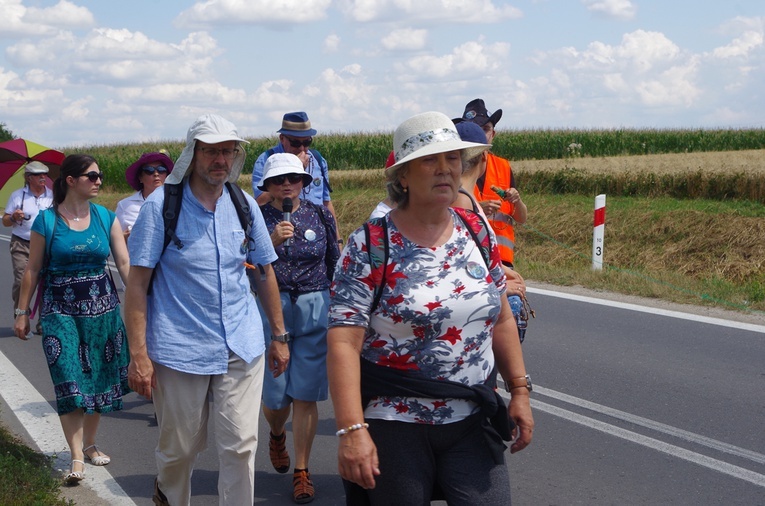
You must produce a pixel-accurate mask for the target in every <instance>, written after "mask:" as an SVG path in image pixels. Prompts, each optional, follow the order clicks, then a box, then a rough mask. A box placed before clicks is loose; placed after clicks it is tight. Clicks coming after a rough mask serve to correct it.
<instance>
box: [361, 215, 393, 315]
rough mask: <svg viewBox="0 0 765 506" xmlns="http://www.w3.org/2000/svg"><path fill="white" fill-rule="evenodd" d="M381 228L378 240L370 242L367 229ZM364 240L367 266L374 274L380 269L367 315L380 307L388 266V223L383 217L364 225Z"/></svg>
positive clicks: (369, 234)
mask: <svg viewBox="0 0 765 506" xmlns="http://www.w3.org/2000/svg"><path fill="white" fill-rule="evenodd" d="M370 226H375V227H381V228H382V232H381V233H380V234H379V235H378V237H379V238H378V240H377V241H373V240H372V234H371V232H370V229H369V227H370ZM364 239H365V240H366V243H367V255H368V256H369V265H370V266H371V268H372V271H373V272H374V270H375V269H378V268H380V267H381V266H382V269H380V282H379V283H376V284H375V291H374V298H373V299H372V306H371V308H370V310H369V313H370V314H372V313H374V311H375V309H377V306H378V305H380V299H381V298H382V292H383V287H384V286H385V270H386V268H387V265H388V256H389V253H390V248H389V245H388V222H387V220H386V219H385V216H382V217H380V218H372V219H371V220H369V221H367V222H366V223H364Z"/></svg>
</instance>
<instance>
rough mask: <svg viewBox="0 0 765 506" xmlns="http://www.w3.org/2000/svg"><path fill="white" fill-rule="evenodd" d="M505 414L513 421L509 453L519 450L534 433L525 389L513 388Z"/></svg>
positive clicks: (529, 440)
mask: <svg viewBox="0 0 765 506" xmlns="http://www.w3.org/2000/svg"><path fill="white" fill-rule="evenodd" d="M507 416H509V417H510V419H512V420H513V421H514V422H515V429H513V434H512V435H513V437H514V438H515V441H514V442H513V444H512V445H510V453H515V452H519V451H521V450H523V449H524V448H526V447H527V446H528V445H529V444H530V443H531V438H532V436H533V434H534V417H533V416H532V415H531V403H530V401H529V393H528V392H527V391H526V390H525V389H521V388H516V389H513V394H512V397H511V398H510V405H509V406H508V407H507ZM516 436H517V437H516Z"/></svg>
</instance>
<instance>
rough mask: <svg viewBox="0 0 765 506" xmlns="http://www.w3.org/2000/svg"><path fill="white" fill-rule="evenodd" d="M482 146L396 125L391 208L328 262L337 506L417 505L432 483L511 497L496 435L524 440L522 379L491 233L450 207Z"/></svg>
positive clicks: (455, 494) (427, 118)
mask: <svg viewBox="0 0 765 506" xmlns="http://www.w3.org/2000/svg"><path fill="white" fill-rule="evenodd" d="M488 148H489V145H488V144H486V143H485V142H484V143H477V142H467V141H463V140H462V139H460V136H459V133H458V132H457V129H456V128H455V126H454V124H453V123H452V121H451V120H450V119H449V118H448V117H447V116H445V115H443V114H441V113H438V112H426V113H423V114H419V115H417V116H414V117H412V118H410V119H408V120H406V121H405V122H403V123H402V124H401V125H399V127H398V128H397V129H396V131H395V132H394V135H393V149H394V151H395V157H396V163H394V164H393V165H391V166H390V167H389V168H388V169H386V179H387V189H388V195H389V196H390V198H391V200H392V201H393V203H394V204H396V206H395V208H394V209H393V210H392V211H391V212H390V213H388V214H387V215H386V216H384V217H383V218H378V219H373V220H370V221H369V222H367V223H366V224H365V226H363V227H361V228H359V229H358V230H356V231H355V232H354V233H353V234H351V236H350V238H349V240H348V244H347V246H346V247H345V249H344V250H343V253H342V255H341V257H340V260H339V261H338V264H337V265H338V266H342V268H338V269H337V270H336V272H335V277H334V282H333V285H332V292H331V302H330V323H329V326H330V329H329V334H328V337H327V343H328V354H327V372H328V377H329V386H330V395H331V397H332V402H333V405H334V411H335V418H336V424H337V428H338V431H337V436H338V439H339V449H338V469H339V471H340V475H341V477H342V478H343V480H344V485H345V486H346V502H347V504H373V505H375V504H380V505H382V504H386V505H387V504H397V505H399V506H401V505H408V504H412V505H414V504H429V502H430V499H431V497H433V494H434V492H435V491H438V494H439V498H444V499H446V501H447V502H448V503H449V504H482V505H506V504H509V502H510V501H509V498H510V479H509V472H508V468H507V465H506V463H505V457H504V450H505V449H506V445H505V443H504V442H505V441H507V442H509V441H512V443H508V444H510V448H511V452H512V453H514V452H517V451H520V450H522V449H524V448H525V447H526V446H527V445H528V444H529V443H531V439H532V432H533V429H534V419H533V417H532V414H531V406H530V402H529V392H530V390H531V381H530V379H529V376H528V375H527V374H526V366H525V364H524V360H523V353H522V350H521V343H520V341H519V339H518V331H517V329H516V325H515V321H514V319H513V315H512V312H511V309H510V306H509V305H508V302H507V297H505V296H504V294H505V291H506V280H505V275H504V271H503V270H502V263H501V258H500V255H499V250H498V247H497V243H496V240H495V238H494V236H492V235H491V234H490V233H489V232H488V229H487V225H486V224H485V223H483V222H482V220H480V218H479V216H478V215H477V214H475V213H473V212H472V211H469V210H464V209H455V208H452V207H450V206H452V204H453V202H454V201H455V199H456V198H457V195H458V192H459V188H460V183H461V181H460V176H461V174H462V161H463V159H465V160H468V159H472V158H474V157H475V156H477V155H478V154H480V153H482V152H484V151H486V150H487V149H488ZM381 252H383V253H382V254H381ZM497 373H500V374H501V375H502V378H504V379H505V380H506V382H505V383H506V385H507V389H508V391H509V392H510V393H511V400H510V404H509V406H508V407H505V404H504V400H503V399H502V397H501V396H499V394H498V393H497V392H496V383H497Z"/></svg>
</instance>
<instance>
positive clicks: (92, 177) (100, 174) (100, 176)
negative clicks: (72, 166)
mask: <svg viewBox="0 0 765 506" xmlns="http://www.w3.org/2000/svg"><path fill="white" fill-rule="evenodd" d="M80 177H86V178H88V179H90V182H91V183H95V182H96V181H98V180H99V179H100V180H101V181H103V180H104V173H103V172H96V171H94V170H93V171H90V172H87V173H85V174H80Z"/></svg>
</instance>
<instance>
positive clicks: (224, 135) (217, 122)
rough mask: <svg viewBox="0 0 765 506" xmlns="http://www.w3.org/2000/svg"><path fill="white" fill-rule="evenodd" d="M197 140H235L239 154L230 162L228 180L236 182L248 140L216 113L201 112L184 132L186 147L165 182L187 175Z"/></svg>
mask: <svg viewBox="0 0 765 506" xmlns="http://www.w3.org/2000/svg"><path fill="white" fill-rule="evenodd" d="M197 141H202V142H204V143H207V144H218V143H219V142H227V141H236V142H237V147H238V148H239V154H238V155H237V156H236V158H234V160H233V161H232V162H231V174H229V176H228V180H229V182H231V183H236V181H237V179H239V174H241V173H242V168H243V167H244V158H245V155H246V153H245V152H244V144H249V142H248V141H246V140H244V139H242V138H241V137H239V133H238V132H237V130H236V126H234V124H233V123H231V122H230V121H228V120H227V119H224V118H222V117H220V116H218V115H217V114H203V115H202V116H200V117H198V118H197V119H196V120H195V121H194V123H192V125H191V126H190V127H189V131H188V132H187V133H186V147H184V148H183V151H182V152H181V156H179V157H178V160H176V161H175V167H174V169H173V173H172V174H170V175H169V176H167V179H166V180H165V183H166V184H178V183H180V182H181V181H183V178H184V177H186V176H187V175H188V174H187V171H188V170H189V166H190V165H191V160H192V159H193V158H194V150H195V149H196V144H197Z"/></svg>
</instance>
